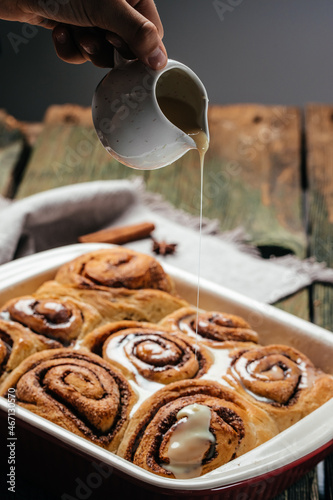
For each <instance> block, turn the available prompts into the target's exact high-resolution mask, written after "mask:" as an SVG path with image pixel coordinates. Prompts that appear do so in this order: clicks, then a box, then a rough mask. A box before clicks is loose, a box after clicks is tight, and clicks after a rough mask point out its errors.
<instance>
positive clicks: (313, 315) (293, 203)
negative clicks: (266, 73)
mask: <svg viewBox="0 0 333 500" xmlns="http://www.w3.org/2000/svg"><path fill="white" fill-rule="evenodd" d="M209 123H210V131H211V146H210V149H209V152H208V154H207V160H206V166H205V179H204V215H205V216H206V217H210V218H217V219H218V220H219V221H220V226H221V229H222V230H223V231H227V230H230V229H233V228H235V227H237V226H243V227H244V228H245V229H246V231H247V233H248V234H249V236H250V242H251V243H253V244H254V245H257V246H258V247H259V249H260V251H261V253H262V255H263V256H264V257H269V256H270V255H283V254H286V253H294V254H296V255H297V256H298V257H300V258H304V257H306V256H309V255H314V256H315V257H316V258H317V259H318V260H319V261H326V262H327V263H328V265H330V266H333V255H332V252H331V249H332V247H333V106H325V105H316V104H311V105H308V106H307V107H306V109H305V111H303V110H301V109H298V108H295V107H284V106H261V105H232V106H223V107H222V106H213V107H211V108H210V110H209ZM133 175H141V176H143V177H144V180H145V182H146V185H147V189H148V190H151V191H155V192H158V193H162V195H164V197H165V198H166V199H168V200H169V201H170V202H171V203H172V204H173V205H175V206H176V207H180V208H183V209H184V210H187V211H188V212H191V213H193V214H197V213H198V208H199V205H198V203H199V196H198V194H199V167H198V159H197V157H196V153H195V152H193V151H192V152H190V153H188V154H186V155H185V156H184V157H183V158H181V159H180V160H178V161H177V162H176V163H175V164H173V165H171V166H170V167H168V168H164V169H160V170H155V171H146V172H138V171H134V170H131V169H129V168H127V167H124V166H122V165H120V164H119V163H118V162H116V161H115V160H113V159H112V158H111V157H110V156H109V155H108V154H107V153H106V152H105V151H104V149H103V148H102V146H101V145H100V143H99V141H98V140H97V138H96V135H95V132H94V131H93V128H92V123H91V117H90V110H89V109H83V108H80V107H78V106H72V105H65V106H53V107H51V108H49V109H48V110H47V113H46V115H45V118H44V121H43V123H40V124H23V123H19V122H17V121H16V120H15V119H14V118H12V117H10V116H8V115H7V114H6V113H5V112H1V111H0V194H2V195H4V196H7V197H10V198H15V199H19V198H23V197H25V196H29V195H31V194H34V193H37V192H39V191H44V190H47V189H50V188H55V187H58V186H63V185H67V184H72V183H77V182H84V181H91V180H97V179H118V178H127V177H130V176H133ZM332 299H333V289H332V287H330V286H325V285H321V284H316V285H315V286H312V287H310V288H308V289H305V290H302V291H301V292H299V293H297V294H295V295H293V296H291V297H288V298H286V299H285V300H282V301H280V302H279V303H277V304H275V305H276V307H279V308H281V309H283V310H285V311H288V312H290V313H292V314H295V315H297V316H299V317H301V318H303V319H306V320H309V321H313V322H315V323H316V324H318V325H320V326H322V327H324V328H327V329H329V330H333V308H332ZM324 477H325V479H324ZM332 478H333V456H331V457H330V458H328V459H327V460H326V461H325V462H324V463H322V464H320V466H319V471H318V469H316V470H313V471H312V472H311V473H309V474H308V475H307V476H305V477H304V478H303V479H302V480H301V481H299V482H298V483H297V484H295V485H293V486H292V487H291V488H289V489H288V490H287V491H285V492H284V493H282V494H280V495H279V496H278V497H276V498H277V499H278V500H282V499H285V500H287V499H288V500H292V499H298V500H309V499H311V500H315V499H324V498H325V499H326V500H331V499H333V484H332V483H333V479H332ZM20 487H21V488H22V492H21V493H22V496H21V497H20V498H22V499H28V498H29V499H30V498H31V499H32V498H33V499H34V500H37V499H38V498H43V499H44V498H51V497H50V494H49V493H48V495H47V496H46V494H44V493H43V492H41V491H39V490H38V488H37V486H36V484H32V485H28V484H24V485H21V486H20ZM94 498H96V497H94Z"/></svg>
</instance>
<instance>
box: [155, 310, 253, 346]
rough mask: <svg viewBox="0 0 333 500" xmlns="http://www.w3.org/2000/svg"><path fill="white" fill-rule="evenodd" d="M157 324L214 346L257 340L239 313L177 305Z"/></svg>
mask: <svg viewBox="0 0 333 500" xmlns="http://www.w3.org/2000/svg"><path fill="white" fill-rule="evenodd" d="M160 325H162V326H166V327H167V328H171V329H172V330H180V331H182V332H183V333H186V334H187V335H190V336H191V337H195V336H196V335H197V336H198V338H199V339H200V340H201V341H202V342H203V343H204V344H206V345H208V346H210V347H214V348H222V349H228V348H229V349H230V348H234V347H241V346H247V345H249V344H257V343H258V334H257V333H256V332H255V331H253V330H252V329H251V327H250V325H249V324H248V323H247V322H246V321H245V320H244V319H243V318H241V317H239V316H234V315H233V314H227V313H221V312H214V311H212V312H208V311H201V312H200V313H199V314H198V317H197V311H196V309H194V308H193V307H184V308H182V309H178V310H177V311H175V312H174V313H172V314H170V315H169V316H167V317H165V318H163V319H162V320H161V321H160Z"/></svg>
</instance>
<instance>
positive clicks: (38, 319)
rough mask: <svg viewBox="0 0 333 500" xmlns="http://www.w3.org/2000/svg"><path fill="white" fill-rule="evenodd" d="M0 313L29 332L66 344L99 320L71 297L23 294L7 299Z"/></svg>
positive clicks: (97, 314)
mask: <svg viewBox="0 0 333 500" xmlns="http://www.w3.org/2000/svg"><path fill="white" fill-rule="evenodd" d="M0 317H8V319H10V320H12V321H15V322H17V323H20V324H22V325H23V326H26V327H28V328H30V330H32V331H33V332H35V333H37V334H39V335H43V336H45V337H48V338H51V339H54V340H57V341H59V342H61V343H62V344H63V345H65V346H68V345H69V344H70V343H72V342H73V341H74V340H76V339H78V338H82V337H84V336H85V335H86V333H87V332H89V331H91V330H92V329H93V328H94V327H96V326H97V325H98V324H99V323H100V322H101V316H100V314H99V313H98V312H97V310H96V309H95V308H93V307H92V306H90V305H89V304H85V303H83V302H80V301H78V300H75V299H74V298H62V297H59V296H57V295H54V294H53V295H51V296H43V295H42V294H38V293H37V294H34V295H26V296H24V297H18V298H16V299H12V300H10V301H9V302H7V303H6V304H5V305H4V306H3V307H2V308H1V310H0Z"/></svg>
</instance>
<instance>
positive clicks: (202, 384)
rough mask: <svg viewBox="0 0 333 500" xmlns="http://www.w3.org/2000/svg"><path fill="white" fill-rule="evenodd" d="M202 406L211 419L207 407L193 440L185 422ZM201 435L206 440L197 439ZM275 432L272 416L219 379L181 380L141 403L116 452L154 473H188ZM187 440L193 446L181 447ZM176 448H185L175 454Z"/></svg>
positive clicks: (205, 468)
mask: <svg viewBox="0 0 333 500" xmlns="http://www.w3.org/2000/svg"><path fill="white" fill-rule="evenodd" d="M193 406H194V408H193ZM202 407H206V408H208V410H209V411H208V419H207V411H205V412H203V414H204V415H203V417H204V418H203V419H199V420H198V419H197V422H196V429H195V430H196V431H197V432H195V433H194V435H193V438H194V439H192V437H191V435H188V432H191V425H186V421H187V420H188V419H189V416H190V414H191V412H195V411H198V410H200V411H201V410H202V409H203V408H202ZM207 424H208V425H207ZM202 434H203V437H204V439H203V440H199V442H198V441H197V438H198V436H199V437H200V436H202ZM276 434H277V428H276V425H275V423H274V421H273V420H272V419H271V418H270V417H269V415H268V414H267V413H266V412H265V411H263V410H261V409H260V408H258V407H256V406H254V405H252V404H250V403H249V402H248V401H246V400H244V399H243V398H242V397H241V396H239V395H238V394H237V393H236V392H235V391H233V390H232V389H228V388H226V387H223V386H222V385H221V384H219V383H217V382H211V381H204V380H183V381H181V382H175V383H173V384H170V385H168V386H166V387H165V388H163V389H160V390H159V391H157V392H156V393H155V394H154V395H153V396H151V397H150V398H149V399H147V400H146V401H144V402H143V404H142V405H141V406H140V408H139V409H138V410H137V411H136V413H135V414H134V416H133V417H132V418H131V421H130V424H129V426H128V428H127V430H126V433H125V436H124V438H123V440H122V442H121V444H120V447H119V450H118V454H119V455H120V456H121V457H124V458H126V459H127V460H129V461H130V462H133V463H134V464H136V465H139V466H140V467H142V468H144V469H146V470H148V471H150V472H153V473H155V474H158V475H161V476H164V477H169V478H185V477H186V478H188V477H194V476H199V475H202V474H205V473H207V472H209V471H211V470H213V469H215V468H216V467H219V466H221V465H223V464H225V463H227V462H228V461H229V460H232V459H233V458H235V457H237V456H239V455H241V454H243V453H245V452H247V451H249V450H251V449H252V448H255V447H256V446H258V445H259V444H261V443H263V442H265V441H267V440H268V439H270V438H272V437H273V436H275V435H276ZM184 442H185V444H186V443H189V445H190V446H189V447H188V448H187V450H186V446H185V450H184V449H183V450H182V448H184V447H183V446H182V444H183V443H184ZM191 445H192V446H191ZM175 450H180V451H183V452H184V451H185V453H180V454H179V457H177V453H176V454H175V453H173V451H175ZM175 455H176V456H175Z"/></svg>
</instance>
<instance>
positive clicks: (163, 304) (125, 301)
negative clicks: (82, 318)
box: [37, 281, 188, 323]
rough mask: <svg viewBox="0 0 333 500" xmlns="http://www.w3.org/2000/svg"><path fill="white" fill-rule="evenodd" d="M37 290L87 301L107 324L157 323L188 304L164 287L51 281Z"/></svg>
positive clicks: (42, 293) (48, 294) (43, 293)
mask: <svg viewBox="0 0 333 500" xmlns="http://www.w3.org/2000/svg"><path fill="white" fill-rule="evenodd" d="M37 293H38V294H40V295H42V296H50V295H56V296H59V297H74V298H76V299H77V300H80V301H83V302H86V303H87V304H90V305H91V306H93V307H94V308H95V309H97V311H98V312H99V314H100V315H101V317H102V322H104V323H105V322H110V321H122V320H132V321H147V322H151V323H157V322H158V321H160V319H162V318H163V317H164V316H166V315H168V314H170V313H171V312H173V311H175V310H177V309H179V308H180V307H184V306H186V305H188V303H187V302H186V301H185V300H183V299H181V298H179V297H177V296H175V295H171V294H170V293H167V292H163V291H161V290H153V289H145V290H127V289H126V288H113V289H106V288H104V289H102V288H100V289H98V290H92V289H84V288H78V287H74V286H71V285H66V286H65V285H62V284H61V283H58V282H57V281H47V282H46V283H44V284H43V285H42V286H41V287H40V288H39V289H38V291H37Z"/></svg>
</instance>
